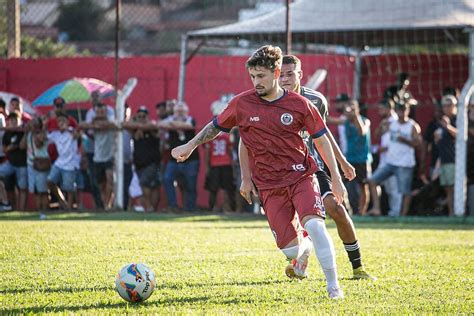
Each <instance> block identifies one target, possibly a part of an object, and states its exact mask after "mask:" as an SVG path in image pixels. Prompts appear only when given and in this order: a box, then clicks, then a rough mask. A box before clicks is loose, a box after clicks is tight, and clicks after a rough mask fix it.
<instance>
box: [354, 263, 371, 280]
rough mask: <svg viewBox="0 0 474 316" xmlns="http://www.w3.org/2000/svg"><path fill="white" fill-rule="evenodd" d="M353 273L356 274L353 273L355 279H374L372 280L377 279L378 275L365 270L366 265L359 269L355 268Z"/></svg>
mask: <svg viewBox="0 0 474 316" xmlns="http://www.w3.org/2000/svg"><path fill="white" fill-rule="evenodd" d="M353 273H354V274H353V277H352V278H353V279H355V280H372V281H375V280H377V278H376V277H374V276H371V275H370V274H368V273H367V272H366V271H365V269H364V267H362V266H360V267H358V268H357V269H354V270H353Z"/></svg>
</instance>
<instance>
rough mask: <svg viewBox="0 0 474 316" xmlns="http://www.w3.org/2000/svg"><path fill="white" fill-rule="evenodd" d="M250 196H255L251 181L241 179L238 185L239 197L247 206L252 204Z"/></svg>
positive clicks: (255, 190) (255, 189) (255, 192)
mask: <svg viewBox="0 0 474 316" xmlns="http://www.w3.org/2000/svg"><path fill="white" fill-rule="evenodd" d="M252 194H253V195H255V196H257V188H255V185H254V184H253V182H252V180H251V179H242V183H241V184H240V195H242V196H243V197H244V199H245V200H246V201H247V203H248V204H252Z"/></svg>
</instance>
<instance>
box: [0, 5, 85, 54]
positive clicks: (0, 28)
mask: <svg viewBox="0 0 474 316" xmlns="http://www.w3.org/2000/svg"><path fill="white" fill-rule="evenodd" d="M5 7H6V6H4V5H0V58H6V57H7V20H6V13H5ZM20 45H21V48H20V50H21V57H23V58H40V57H66V56H77V55H88V54H89V52H87V51H84V52H82V53H78V52H77V50H76V48H75V47H74V46H71V45H66V44H61V43H55V42H54V41H53V40H51V39H45V40H41V39H38V38H35V37H31V36H27V35H22V36H21V42H20Z"/></svg>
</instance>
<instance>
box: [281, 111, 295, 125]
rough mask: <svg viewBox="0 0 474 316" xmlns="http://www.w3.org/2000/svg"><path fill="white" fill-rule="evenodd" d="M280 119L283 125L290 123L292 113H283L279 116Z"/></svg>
mask: <svg viewBox="0 0 474 316" xmlns="http://www.w3.org/2000/svg"><path fill="white" fill-rule="evenodd" d="M280 121H281V122H282V123H283V125H290V124H291V123H293V115H291V114H290V113H283V114H282V115H281V117H280Z"/></svg>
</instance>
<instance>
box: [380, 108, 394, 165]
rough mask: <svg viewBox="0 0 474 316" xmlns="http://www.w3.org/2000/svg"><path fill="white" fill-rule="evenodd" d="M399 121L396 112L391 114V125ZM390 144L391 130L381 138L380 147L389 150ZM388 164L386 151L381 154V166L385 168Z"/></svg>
mask: <svg viewBox="0 0 474 316" xmlns="http://www.w3.org/2000/svg"><path fill="white" fill-rule="evenodd" d="M397 120H398V115H397V114H396V113H395V112H393V113H391V114H390V117H389V118H388V122H389V124H392V123H393V122H394V121H397ZM389 144H390V130H389V129H388V130H387V131H386V132H385V133H383V134H382V136H381V137H380V147H383V148H388V145H389ZM386 163H387V152H386V151H384V152H383V153H380V160H379V166H384V165H385V164H386Z"/></svg>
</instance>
